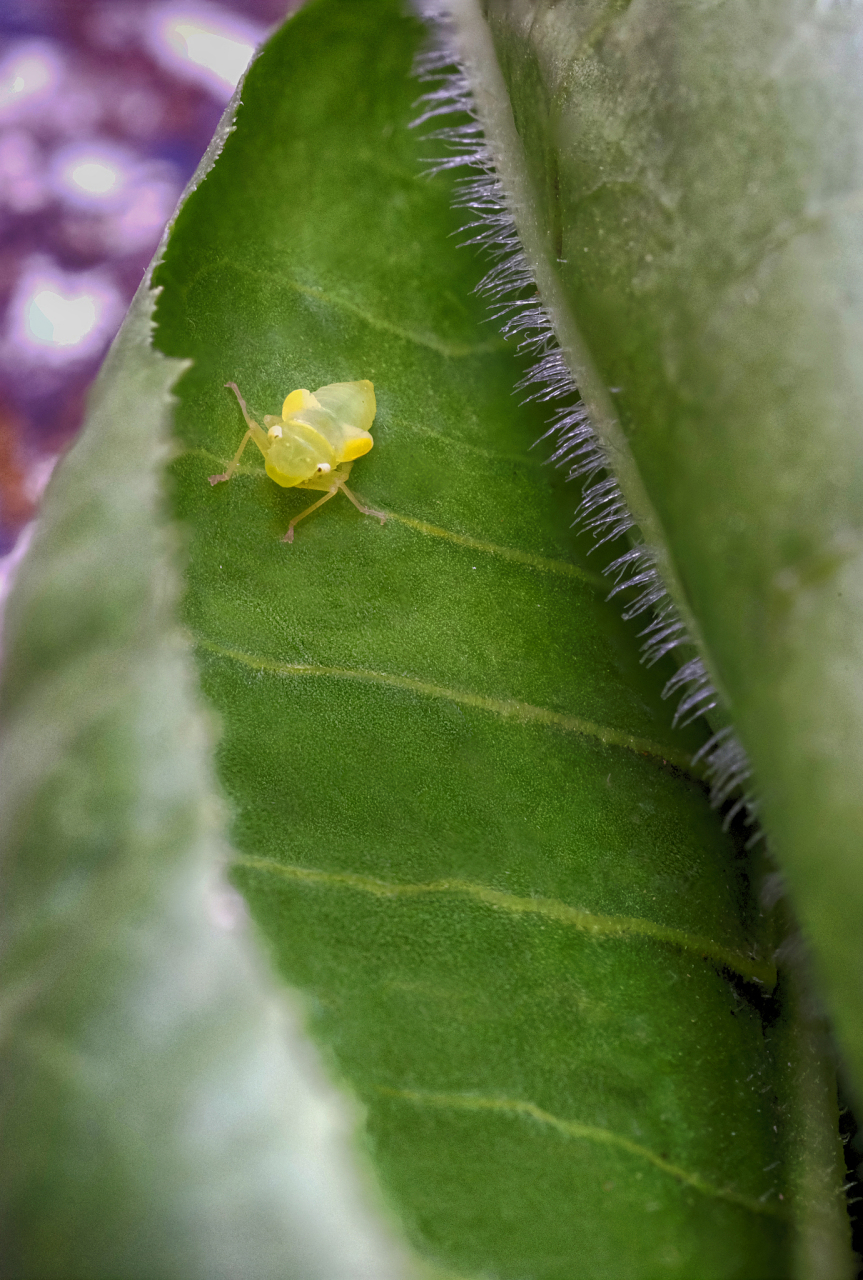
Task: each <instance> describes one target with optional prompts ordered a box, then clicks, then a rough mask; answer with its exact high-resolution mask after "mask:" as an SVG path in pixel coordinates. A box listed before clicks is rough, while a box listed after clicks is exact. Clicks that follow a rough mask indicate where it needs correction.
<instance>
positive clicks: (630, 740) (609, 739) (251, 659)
mask: <svg viewBox="0 0 863 1280" xmlns="http://www.w3.org/2000/svg"><path fill="white" fill-rule="evenodd" d="M197 643H198V644H199V645H200V646H201V647H202V648H204V649H208V650H209V651H210V652H211V653H215V654H217V655H218V656H219V657H222V658H228V659H230V660H231V661H232V662H238V663H240V664H242V665H243V666H246V667H251V668H252V669H253V670H255V671H266V672H268V673H269V674H271V675H276V676H285V677H288V676H330V677H333V678H335V679H338V680H357V681H360V682H362V683H367V684H380V685H389V686H390V687H391V688H394V689H406V690H408V691H409V692H411V693H419V694H421V695H423V696H425V697H428V698H441V699H445V700H446V701H448V702H455V703H456V704H458V705H459V706H463V707H476V708H478V709H479V710H481V711H489V712H491V713H492V714H493V715H498V716H501V717H503V718H504V719H513V720H517V721H521V722H522V723H523V724H528V723H531V722H532V723H538V724H547V725H552V726H554V727H555V728H558V729H564V730H566V731H567V732H569V733H576V734H578V735H579V736H581V737H585V738H593V739H595V740H596V741H597V742H601V743H602V744H603V746H607V747H622V748H623V749H624V750H626V751H631V752H632V753H633V754H634V755H638V756H650V757H652V758H653V759H655V760H657V761H661V762H662V764H671V765H673V766H674V767H675V768H676V769H678V770H679V771H680V772H681V773H684V774H686V775H688V776H689V777H691V778H696V777H697V776H698V775H697V774H696V773H695V772H694V771H693V769H692V764H691V760H690V757H689V756H688V755H686V754H684V753H682V752H678V751H669V750H668V749H667V748H665V747H661V746H659V745H658V744H657V743H655V742H651V740H650V739H649V738H639V737H635V736H634V735H632V734H630V733H626V732H624V731H623V730H622V729H611V728H609V727H608V726H607V725H603V724H597V723H595V722H594V721H592V720H585V719H582V718H581V717H580V716H571V715H565V714H564V713H563V712H560V711H552V710H550V709H549V708H548V707H537V706H534V705H533V703H530V702H521V701H519V700H518V699H517V698H489V697H486V696H485V695H484V694H481V693H473V692H471V691H470V690H467V689H448V688H446V687H445V686H443V685H438V684H432V683H430V682H429V681H426V680H418V679H416V678H415V677H413V676H400V675H395V674H393V673H392V672H389V671H371V670H367V669H365V668H362V667H330V666H318V665H317V664H311V663H305V662H277V661H275V660H274V659H272V658H262V657H259V656H257V655H256V654H250V653H244V652H243V651H242V650H239V649H228V648H224V647H223V646H222V645H219V644H216V643H215V642H214V641H212V640H207V639H205V638H203V637H198V639H197Z"/></svg>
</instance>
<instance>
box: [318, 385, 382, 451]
mask: <svg viewBox="0 0 863 1280" xmlns="http://www.w3.org/2000/svg"><path fill="white" fill-rule="evenodd" d="M315 398H316V399H317V401H318V403H319V404H320V406H321V408H322V409H324V410H325V411H326V412H328V413H329V414H330V415H331V417H332V426H331V428H330V431H329V433H328V434H329V439H330V440H331V441H332V444H333V447H334V449H335V450H336V456H337V457H338V459H339V461H340V462H349V461H353V459H354V458H360V457H362V455H363V454H364V453H368V451H369V449H371V447H372V445H373V444H374V441H373V440H372V437H371V435H370V434H369V428H370V427H371V425H372V423H373V422H374V419H375V413H376V412H377V404H376V402H375V389H374V386H373V385H372V383H371V382H369V381H368V380H367V379H363V381H361V382H332V383H330V384H329V386H326V387H319V388H318V390H317V391H316V392H315Z"/></svg>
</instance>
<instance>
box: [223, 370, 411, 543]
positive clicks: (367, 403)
mask: <svg viewBox="0 0 863 1280" xmlns="http://www.w3.org/2000/svg"><path fill="white" fill-rule="evenodd" d="M225 386H226V387H228V388H229V389H230V390H231V391H233V393H234V395H235V396H236V397H237V399H238V400H239V402H240V408H241V409H242V411H243V417H244V418H245V419H246V426H247V427H248V428H249V429H248V431H247V432H246V434H245V435H244V436H243V442H242V444H241V445H240V447H239V449H238V450H237V452H236V454H235V456H234V459H233V461H232V462H231V464H230V466H229V467H228V469H227V471H224V472H223V473H222V474H221V475H219V476H210V484H218V483H219V481H220V480H230V478H231V476H232V475H233V474H234V472H235V471H236V469H237V467H238V466H239V462H240V458H241V457H242V456H243V450H244V449H245V447H246V445H247V444H248V443H249V441H250V440H254V442H255V444H256V445H257V446H258V448H259V449H260V451H261V453H262V454H263V455H264V469H265V470H266V473H267V475H268V476H269V477H270V479H271V480H275V482H276V484H280V485H281V486H282V487H283V488H284V489H325V490H326V494H325V496H324V497H323V498H319V499H318V501H317V502H313V503H312V505H311V506H310V507H306V509H305V511H301V512H300V514H299V515H298V516H294V518H293V520H292V521H291V523H290V524H289V525H288V532H287V533H286V534H285V536H284V538H283V539H282V541H283V542H293V540H294V525H295V524H298V523H299V521H300V520H305V518H306V516H308V515H311V513H312V512H313V511H316V510H317V508H318V507H321V506H323V504H324V503H325V502H329V500H330V498H333V497H335V495H336V494H337V493H338V491H339V489H341V491H342V493H344V494H345V496H346V497H348V498H350V500H351V502H352V503H353V504H354V506H355V507H356V508H357V509H358V510H359V511H362V513H363V515H366V516H377V517H378V519H379V520H380V522H381V524H383V522H384V520H385V519H386V516H385V515H384V514H383V512H381V511H372V509H371V508H370V507H364V506H363V504H362V503H361V502H359V501H358V500H357V498H356V497H355V496H354V494H352V493H351V491H350V489H349V488H348V486H347V485H346V484H345V481H346V480H347V478H348V476H349V475H350V473H351V467H352V466H353V464H354V461H355V460H356V459H357V458H361V457H362V456H363V454H364V453H368V451H369V449H371V447H372V445H373V444H374V440H373V439H372V437H371V433H370V432H369V427H370V426H371V425H372V423H373V422H374V419H375V413H376V412H377V404H376V403H375V389H374V387H373V386H372V384H371V383H370V382H368V381H365V380H364V381H362V382H333V383H331V384H330V386H328V387H318V389H317V391H316V392H315V393H314V395H312V393H311V392H310V391H303V390H299V391H292V392H291V394H290V395H289V396H288V397H287V398H286V399H285V403H284V404H283V405H282V415H281V417H280V418H276V417H275V416H274V415H273V414H271V413H268V414H266V415H265V417H264V423H265V424H266V427H267V430H266V431H264V430H263V428H262V427H260V426H258V424H257V422H255V420H254V419H253V418H251V417H249V410H248V408H247V406H246V402H245V400H244V399H243V397H242V396H241V395H240V390H239V387H238V386H237V384H236V383H235V382H226V383H225Z"/></svg>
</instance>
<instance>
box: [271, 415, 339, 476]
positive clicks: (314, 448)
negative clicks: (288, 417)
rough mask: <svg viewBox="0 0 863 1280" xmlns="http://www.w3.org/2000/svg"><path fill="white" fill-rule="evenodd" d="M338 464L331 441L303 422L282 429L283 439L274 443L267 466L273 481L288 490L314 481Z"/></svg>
mask: <svg viewBox="0 0 863 1280" xmlns="http://www.w3.org/2000/svg"><path fill="white" fill-rule="evenodd" d="M335 464H336V455H335V451H334V449H333V447H332V445H331V444H330V443H329V441H328V440H326V439H324V437H323V436H322V435H321V434H320V432H318V431H315V429H314V428H313V427H309V426H306V425H305V423H301V422H286V423H284V424H283V425H282V434H281V437H279V438H276V439H273V440H272V443H271V445H270V447H269V449H268V450H267V455H266V459H265V462H264V466H265V468H266V472H267V475H268V476H269V477H270V479H271V480H275V482H276V484H280V485H282V486H283V487H284V488H286V489H290V488H293V486H294V485H297V484H302V482H303V481H304V480H310V479H311V478H312V476H313V475H315V474H316V473H317V472H318V471H319V470H331V469H332V468H333V467H334V466H335Z"/></svg>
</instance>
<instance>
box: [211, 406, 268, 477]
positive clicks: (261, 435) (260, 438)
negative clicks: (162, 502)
mask: <svg viewBox="0 0 863 1280" xmlns="http://www.w3.org/2000/svg"><path fill="white" fill-rule="evenodd" d="M225 386H226V387H228V388H229V389H230V390H231V391H233V393H234V395H235V396H236V397H237V399H238V400H239V402H240V408H241V409H242V411H243V417H244V418H245V419H246V425H247V426H248V428H249V429H248V431H247V432H246V434H245V435H244V436H243V440H242V443H241V445H240V447H239V449H238V450H237V452H236V453H235V454H234V457H233V459H232V460H231V463H230V465H229V466H228V469H227V471H223V472H222V474H221V475H219V476H210V484H218V483H219V481H220V480H230V478H231V476H232V475H233V474H234V472H235V471H236V469H237V467H238V466H239V464H240V458H242V456H243V450H244V449H245V447H246V445H247V444H248V443H249V441H250V440H254V442H255V444H256V445H257V446H258V448H259V449H260V451H261V453H262V454H263V455H264V457H266V456H267V451H266V447H265V446H266V444H267V443H268V441H267V434H266V432H265V431H264V430H263V428H262V427H260V426H258V424H257V422H255V420H254V418H251V417H249V410H248V408H247V406H246V402H245V400H244V399H243V397H242V396H241V395H240V389H239V387H238V386H237V384H236V382H226V383H225Z"/></svg>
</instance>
